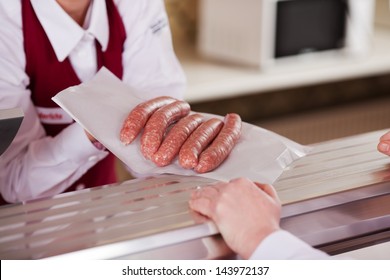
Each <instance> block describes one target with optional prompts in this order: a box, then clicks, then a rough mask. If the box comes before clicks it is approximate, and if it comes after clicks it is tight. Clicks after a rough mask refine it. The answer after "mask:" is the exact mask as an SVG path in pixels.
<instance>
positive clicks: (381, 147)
mask: <svg viewBox="0 0 390 280" xmlns="http://www.w3.org/2000/svg"><path fill="white" fill-rule="evenodd" d="M378 148H379V151H381V152H383V153H388V152H389V151H390V147H389V144H387V143H383V142H381V143H379V146H378Z"/></svg>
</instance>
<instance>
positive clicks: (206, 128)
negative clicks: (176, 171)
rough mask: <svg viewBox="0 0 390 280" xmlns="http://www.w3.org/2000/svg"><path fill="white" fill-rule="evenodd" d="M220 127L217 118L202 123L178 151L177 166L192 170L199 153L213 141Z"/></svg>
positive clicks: (219, 121)
mask: <svg viewBox="0 0 390 280" xmlns="http://www.w3.org/2000/svg"><path fill="white" fill-rule="evenodd" d="M222 126H223V122H222V121H221V120H219V119H217V118H213V119H209V120H207V121H206V122H204V123H202V124H201V125H200V126H199V127H198V128H197V129H196V130H195V131H194V132H193V133H192V134H191V136H190V137H189V138H188V139H187V141H186V142H185V143H184V144H183V146H182V148H181V149H180V152H179V164H180V165H181V166H182V167H183V168H186V169H192V168H194V167H195V166H196V165H197V164H198V158H199V155H200V153H201V152H202V151H203V150H204V149H205V148H206V147H207V145H208V144H210V143H211V142H212V141H213V140H214V138H215V137H216V136H217V135H218V133H219V132H220V130H221V128H222Z"/></svg>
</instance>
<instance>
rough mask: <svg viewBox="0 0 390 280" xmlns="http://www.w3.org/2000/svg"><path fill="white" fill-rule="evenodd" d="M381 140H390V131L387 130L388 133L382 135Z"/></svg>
mask: <svg viewBox="0 0 390 280" xmlns="http://www.w3.org/2000/svg"><path fill="white" fill-rule="evenodd" d="M379 140H380V141H390V131H389V132H387V133H386V134H384V135H382V136H381V138H380V139H379Z"/></svg>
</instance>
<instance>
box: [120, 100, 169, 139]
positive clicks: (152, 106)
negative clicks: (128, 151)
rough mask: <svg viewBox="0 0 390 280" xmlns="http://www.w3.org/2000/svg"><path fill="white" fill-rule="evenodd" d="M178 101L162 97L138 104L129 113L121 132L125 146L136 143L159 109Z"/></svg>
mask: <svg viewBox="0 0 390 280" xmlns="http://www.w3.org/2000/svg"><path fill="white" fill-rule="evenodd" d="M175 101H177V100H176V99H174V98H172V97H168V96H160V97H157V98H153V99H151V100H148V101H146V102H143V103H140V104H138V105H137V106H136V107H134V109H133V110H132V111H131V112H130V113H129V115H128V116H127V118H126V120H125V121H124V122H123V126H122V129H121V132H120V140H121V142H122V143H123V144H125V145H128V144H130V143H131V142H133V141H134V139H135V138H136V137H137V136H138V134H139V133H140V132H141V130H142V129H143V128H144V126H145V124H146V122H147V121H148V119H149V118H150V116H151V115H152V114H153V113H154V112H155V111H156V110H158V109H159V108H161V107H163V106H165V105H168V104H170V103H173V102H175Z"/></svg>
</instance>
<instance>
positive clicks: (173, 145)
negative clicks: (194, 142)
mask: <svg viewBox="0 0 390 280" xmlns="http://www.w3.org/2000/svg"><path fill="white" fill-rule="evenodd" d="M202 122H203V116H202V115H201V114H193V115H188V116H186V117H184V118H182V119H181V120H180V121H179V122H178V123H177V124H175V125H174V126H173V127H172V129H171V130H170V131H169V132H168V134H167V136H166V137H165V139H164V141H163V142H162V144H161V146H160V148H159V149H158V151H157V152H156V153H155V154H154V155H153V156H152V161H153V162H154V163H155V164H156V165H157V166H166V165H168V164H170V163H171V162H172V160H173V159H174V158H175V156H177V154H178V153H179V150H180V148H181V146H182V145H183V143H184V142H185V141H186V140H187V138H188V137H189V136H190V135H191V133H192V132H193V131H194V130H195V129H196V128H197V127H198V126H199V125H200V124H201V123H202Z"/></svg>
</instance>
